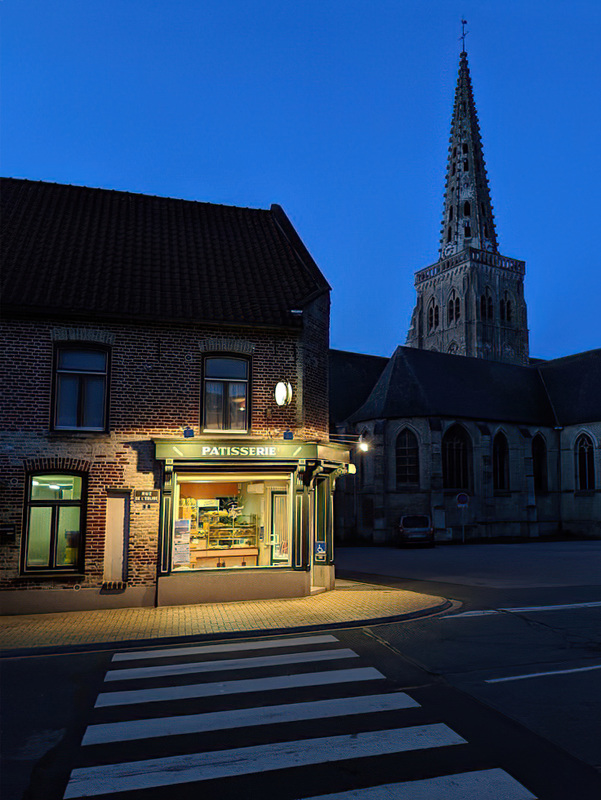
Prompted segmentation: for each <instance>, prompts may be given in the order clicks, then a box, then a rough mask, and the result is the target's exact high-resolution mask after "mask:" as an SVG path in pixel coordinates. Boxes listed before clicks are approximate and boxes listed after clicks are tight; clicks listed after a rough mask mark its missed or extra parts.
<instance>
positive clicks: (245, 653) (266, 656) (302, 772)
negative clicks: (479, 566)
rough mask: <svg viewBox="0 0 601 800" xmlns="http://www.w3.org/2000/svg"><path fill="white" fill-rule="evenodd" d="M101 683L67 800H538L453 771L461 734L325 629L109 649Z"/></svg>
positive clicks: (507, 782)
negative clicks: (416, 765)
mask: <svg viewBox="0 0 601 800" xmlns="http://www.w3.org/2000/svg"><path fill="white" fill-rule="evenodd" d="M104 684H105V686H104V688H103V690H102V691H101V692H100V694H99V695H98V698H97V700H96V704H95V708H94V712H93V719H92V720H91V721H90V724H89V726H88V728H87V730H86V731H85V734H84V737H83V740H82V743H81V748H80V751H79V761H78V763H77V765H76V766H75V768H74V769H73V770H72V772H71V775H70V778H69V781H68V783H67V787H66V790H65V793H64V798H65V800H70V799H71V798H79V797H98V798H102V797H107V798H108V797H111V798H113V800H116V797H117V796H118V797H123V798H127V797H136V798H138V797H140V798H144V797H145V796H147V797H148V799H149V800H150V799H151V798H152V800H155V798H162V797H164V798H167V797H169V798H174V797H176V798H184V797H185V798H187V797H192V796H195V797H196V796H198V793H199V792H200V791H202V796H203V798H212V797H215V798H220V800H222V798H226V797H228V796H232V797H233V796H236V797H240V796H249V795H251V794H252V793H259V792H261V793H262V794H263V796H264V797H265V798H266V800H271V799H272V798H273V800H277V798H282V800H309V798H311V800H351V798H356V799H357V800H390V798H396V799H397V800H459V798H461V800H476V798H478V800H486V798H490V799H491V800H493V798H494V800H499V798H503V800H532V799H533V798H535V796H534V795H533V794H532V793H531V792H530V791H528V790H527V789H526V788H525V787H524V786H523V785H522V784H521V783H519V782H518V781H517V780H515V779H514V778H513V777H512V776H511V775H509V774H508V773H507V772H506V771H504V770H502V769H500V768H499V767H498V766H497V765H494V764H493V765H487V768H486V769H469V770H459V771H453V770H452V768H451V770H450V771H449V769H448V763H449V762H448V756H447V754H448V752H449V751H450V750H452V749H453V748H454V752H459V751H460V749H461V748H464V749H465V748H469V743H468V742H467V741H466V740H465V739H464V738H462V737H461V736H460V735H459V734H458V733H457V732H455V731H454V730H453V729H452V728H451V727H449V726H448V725H447V724H445V723H444V722H441V721H432V720H431V719H430V720H429V721H425V720H426V718H425V717H423V716H422V717H421V718H420V716H419V715H420V713H422V707H421V705H420V703H418V702H417V701H416V700H415V699H414V698H413V697H412V696H411V693H410V692H409V693H408V692H405V691H399V690H398V688H397V687H396V686H395V685H394V684H393V683H392V682H391V681H389V680H388V679H387V678H386V676H385V675H384V674H382V673H381V672H380V671H379V670H377V669H375V668H374V667H372V666H366V665H364V664H363V663H362V662H361V657H360V656H359V654H358V653H356V652H355V651H353V650H352V649H350V648H348V647H345V646H344V645H343V644H342V643H341V642H340V641H339V639H338V638H337V637H336V636H334V635H331V634H314V635H304V636H292V637H283V638H265V639H258V640H252V641H247V642H236V643H219V644H205V645H195V646H188V647H174V648H168V647H167V648H160V649H159V648H157V649H154V650H139V651H131V650H130V651H127V652H122V653H116V654H115V655H114V656H113V659H112V664H111V668H110V669H109V670H108V671H107V672H106V674H105V678H104ZM420 753H421V754H426V755H427V757H428V761H427V762H424V763H427V765H428V768H429V770H430V772H431V773H432V774H431V777H423V775H420V777H419V778H417V779H416V778H415V775H413V776H412V775H411V774H409V779H408V776H407V770H406V769H404V765H407V764H409V763H410V761H409V760H414V759H417V758H419V754H420ZM443 756H444V757H443ZM408 759H409V760H408ZM460 761H461V760H460ZM391 778H392V779H393V780H391ZM228 787H229V788H228ZM324 790H325V791H324Z"/></svg>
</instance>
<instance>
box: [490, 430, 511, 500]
mask: <svg viewBox="0 0 601 800" xmlns="http://www.w3.org/2000/svg"><path fill="white" fill-rule="evenodd" d="M492 481H493V488H494V489H495V491H497V492H507V491H509V447H508V446H507V437H506V436H505V434H504V433H501V432H499V433H497V435H496V436H495V438H494V440H493V444H492Z"/></svg>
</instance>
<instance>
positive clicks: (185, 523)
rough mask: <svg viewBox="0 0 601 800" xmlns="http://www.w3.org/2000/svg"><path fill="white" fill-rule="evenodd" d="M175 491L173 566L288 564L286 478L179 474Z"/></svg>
mask: <svg viewBox="0 0 601 800" xmlns="http://www.w3.org/2000/svg"><path fill="white" fill-rule="evenodd" d="M177 490H178V499H177V503H176V505H175V508H176V517H175V520H174V526H173V551H172V567H173V569H174V570H175V571H182V570H198V569H219V568H221V569H245V568H248V567H274V566H290V564H291V544H290V542H291V530H290V520H289V498H288V490H289V480H286V479H282V478H281V477H275V478H274V479H271V478H269V479H267V478H265V479H260V480H259V479H247V480H240V479H239V478H234V479H232V480H221V481H207V480H201V479H199V480H194V479H189V478H185V477H182V478H180V480H179V481H178V485H177Z"/></svg>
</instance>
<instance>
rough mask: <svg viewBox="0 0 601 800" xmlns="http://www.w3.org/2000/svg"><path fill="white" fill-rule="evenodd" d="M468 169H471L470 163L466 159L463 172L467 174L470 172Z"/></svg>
mask: <svg viewBox="0 0 601 800" xmlns="http://www.w3.org/2000/svg"><path fill="white" fill-rule="evenodd" d="M468 169H469V161H468V160H467V158H465V159H464V160H463V171H464V172H467V171H468Z"/></svg>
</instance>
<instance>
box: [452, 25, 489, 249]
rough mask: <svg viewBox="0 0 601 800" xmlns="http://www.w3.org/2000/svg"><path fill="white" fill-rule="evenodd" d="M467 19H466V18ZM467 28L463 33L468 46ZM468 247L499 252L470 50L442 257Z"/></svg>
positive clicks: (456, 112)
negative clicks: (475, 101) (470, 64)
mask: <svg viewBox="0 0 601 800" xmlns="http://www.w3.org/2000/svg"><path fill="white" fill-rule="evenodd" d="M462 22H463V21H462ZM465 35H466V34H465V31H464V32H463V34H462V37H461V38H462V39H463V47H465ZM466 247H473V248H476V249H478V250H489V251H491V252H495V253H496V252H497V235H496V231H495V222H494V217H493V213H492V204H491V202H490V191H489V188H488V178H487V175H486V169H485V168H484V158H483V154H482V140H481V138H480V126H479V125H478V115H477V114H476V106H475V103H474V94H473V90H472V81H471V78H470V71H469V67H468V63H467V53H466V52H465V50H463V51H462V53H461V55H460V58H459V77H458V79H457V88H456V90H455V104H454V107H453V120H452V123H451V138H450V142H449V157H448V162H447V178H446V183H445V197H444V208H443V219H442V230H441V237H440V258H441V259H442V258H446V257H448V256H450V255H452V254H453V253H459V252H461V251H462V250H463V249H465V248H466Z"/></svg>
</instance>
